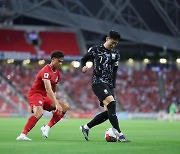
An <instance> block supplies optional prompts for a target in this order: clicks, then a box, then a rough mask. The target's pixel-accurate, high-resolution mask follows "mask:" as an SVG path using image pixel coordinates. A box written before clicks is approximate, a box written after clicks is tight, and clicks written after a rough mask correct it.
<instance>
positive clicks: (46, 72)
mask: <svg viewBox="0 0 180 154" xmlns="http://www.w3.org/2000/svg"><path fill="white" fill-rule="evenodd" d="M60 77H61V73H60V71H59V70H58V69H57V70H56V71H53V70H52V68H51V66H50V65H49V64H47V65H46V66H44V67H43V68H42V69H41V70H40V71H39V73H38V74H37V76H36V79H35V81H34V84H33V85H32V87H31V89H30V90H29V96H31V95H33V94H37V93H39V94H41V95H42V96H47V92H46V89H45V86H44V82H43V79H47V80H50V82H51V86H52V89H55V88H54V87H55V86H56V85H57V83H58V82H59V80H60Z"/></svg>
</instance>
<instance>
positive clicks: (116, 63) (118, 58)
mask: <svg viewBox="0 0 180 154" xmlns="http://www.w3.org/2000/svg"><path fill="white" fill-rule="evenodd" d="M119 60H120V54H119V53H118V52H117V54H116V60H115V63H114V66H118V64H119Z"/></svg>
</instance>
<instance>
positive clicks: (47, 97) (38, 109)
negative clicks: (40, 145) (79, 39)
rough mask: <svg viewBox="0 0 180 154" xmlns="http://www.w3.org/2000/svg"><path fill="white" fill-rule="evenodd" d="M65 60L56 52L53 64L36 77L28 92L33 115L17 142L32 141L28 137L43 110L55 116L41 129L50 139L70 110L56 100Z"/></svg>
mask: <svg viewBox="0 0 180 154" xmlns="http://www.w3.org/2000/svg"><path fill="white" fill-rule="evenodd" d="M63 60H64V54H63V53H62V52H61V51H54V52H52V54H51V63H50V64H47V65H46V66H44V67H43V68H42V69H41V70H40V71H39V73H38V74H37V76H36V79H35V82H34V84H33V85H32V87H31V89H30V90H29V92H28V102H29V104H30V107H31V111H32V113H33V115H32V116H31V117H30V118H29V119H28V121H27V123H26V125H25V127H24V129H23V130H22V132H21V134H20V135H19V136H18V137H17V138H16V140H27V141H31V139H30V138H28V137H27V136H26V135H27V133H28V132H29V131H30V130H31V129H32V128H33V127H34V126H35V125H36V123H37V121H38V120H39V119H40V118H41V117H42V115H43V110H47V111H52V112H53V116H52V118H51V120H50V121H49V122H48V124H47V125H45V126H42V127H41V132H42V135H43V136H44V137H46V138H48V132H49V130H50V128H51V127H52V126H54V125H55V124H56V123H57V122H58V121H59V120H60V119H61V118H62V117H63V116H64V114H65V113H66V111H67V110H68V109H69V106H68V105H67V104H66V103H64V102H62V101H61V100H58V99H56V91H57V84H58V82H59V80H60V77H61V73H60V71H59V67H60V66H61V65H62V62H63Z"/></svg>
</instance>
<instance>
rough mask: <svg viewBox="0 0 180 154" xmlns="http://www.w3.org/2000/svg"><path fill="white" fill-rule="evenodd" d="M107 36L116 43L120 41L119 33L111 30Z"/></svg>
mask: <svg viewBox="0 0 180 154" xmlns="http://www.w3.org/2000/svg"><path fill="white" fill-rule="evenodd" d="M107 36H108V37H110V38H111V39H114V40H117V41H120V39H121V35H120V33H119V32H117V31H115V30H111V31H110V32H109V33H108V35H107Z"/></svg>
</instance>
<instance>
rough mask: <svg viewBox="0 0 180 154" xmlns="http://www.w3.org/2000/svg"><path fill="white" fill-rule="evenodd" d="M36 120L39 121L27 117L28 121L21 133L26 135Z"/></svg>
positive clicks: (33, 117)
mask: <svg viewBox="0 0 180 154" xmlns="http://www.w3.org/2000/svg"><path fill="white" fill-rule="evenodd" d="M38 120H39V119H37V118H36V117H35V116H31V117H29V119H28V121H27V123H26V125H25V127H24V129H23V131H22V133H23V134H27V133H28V132H29V131H30V130H31V129H32V128H33V127H34V126H35V125H36V123H37V121H38Z"/></svg>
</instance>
